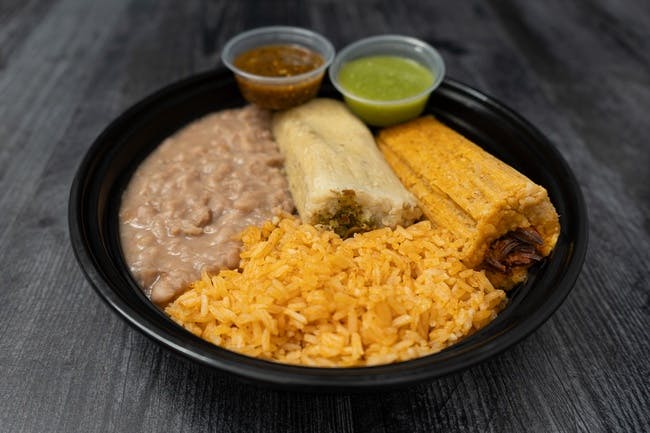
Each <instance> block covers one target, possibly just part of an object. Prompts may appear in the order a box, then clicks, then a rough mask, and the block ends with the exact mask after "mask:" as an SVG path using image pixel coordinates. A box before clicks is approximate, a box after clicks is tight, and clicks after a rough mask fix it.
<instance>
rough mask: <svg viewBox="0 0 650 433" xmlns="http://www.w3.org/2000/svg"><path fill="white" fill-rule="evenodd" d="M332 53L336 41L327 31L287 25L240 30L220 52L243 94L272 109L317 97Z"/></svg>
mask: <svg viewBox="0 0 650 433" xmlns="http://www.w3.org/2000/svg"><path fill="white" fill-rule="evenodd" d="M333 59H334V47H333V46H332V44H331V43H330V42H329V41H328V40H327V39H325V38H324V37H323V36H321V35H319V34H318V33H315V32H312V31H311V30H307V29H303V28H300V27H288V26H271V27H261V28H257V29H254V30H249V31H246V32H244V33H240V34H239V35H237V36H235V37H234V38H232V39H230V40H229V41H228V42H227V43H226V45H225V46H224V48H223V51H222V53H221V60H222V61H223V63H224V64H225V65H226V66H227V67H228V69H230V70H231V71H233V72H234V74H235V78H236V80H237V84H238V85H239V89H240V91H241V93H242V95H243V96H244V99H246V100H247V101H249V102H251V103H254V104H256V105H258V106H260V107H262V108H266V109H271V110H284V109H287V108H291V107H294V106H297V105H300V104H303V103H305V102H307V101H309V100H310V99H312V98H314V97H315V96H316V94H317V93H318V90H319V89H320V86H321V82H322V80H323V76H324V75H325V70H326V69H327V67H328V66H329V65H330V63H332V60H333Z"/></svg>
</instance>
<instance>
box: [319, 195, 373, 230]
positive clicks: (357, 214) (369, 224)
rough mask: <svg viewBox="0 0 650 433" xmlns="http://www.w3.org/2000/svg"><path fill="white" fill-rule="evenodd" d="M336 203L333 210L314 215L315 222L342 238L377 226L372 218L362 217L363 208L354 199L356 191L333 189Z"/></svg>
mask: <svg viewBox="0 0 650 433" xmlns="http://www.w3.org/2000/svg"><path fill="white" fill-rule="evenodd" d="M333 192H334V193H335V194H336V199H337V204H336V206H335V207H334V209H335V210H334V212H321V213H318V214H317V215H316V222H317V224H318V225H321V226H323V227H325V228H327V229H329V230H332V231H333V232H334V233H336V234H337V235H339V236H340V237H342V238H348V237H350V236H352V235H354V234H355V233H359V232H365V231H368V230H373V229H375V228H377V223H376V221H374V220H373V219H372V218H364V217H363V208H362V207H361V205H360V204H359V203H358V202H357V200H356V193H355V192H354V191H353V190H350V189H344V190H343V191H340V192H338V191H333Z"/></svg>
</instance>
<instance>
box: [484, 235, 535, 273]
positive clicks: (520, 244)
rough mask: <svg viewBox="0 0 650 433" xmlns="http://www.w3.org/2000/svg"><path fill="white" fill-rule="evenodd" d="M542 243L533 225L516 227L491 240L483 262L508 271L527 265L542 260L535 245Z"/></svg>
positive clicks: (498, 269) (502, 270) (496, 268)
mask: <svg viewBox="0 0 650 433" xmlns="http://www.w3.org/2000/svg"><path fill="white" fill-rule="evenodd" d="M543 243H544V241H543V239H542V237H541V236H540V235H539V233H538V232H537V230H535V229H534V228H533V227H527V228H518V229H517V230H514V231H511V232H508V233H506V234H505V235H503V236H502V237H500V238H499V239H497V240H495V241H494V242H492V245H490V248H489V249H488V251H487V253H486V254H485V263H486V264H487V265H488V266H490V267H491V268H493V269H494V270H496V271H499V272H502V273H504V274H505V273H508V272H510V270H511V269H512V268H513V267H514V266H528V265H530V264H532V263H535V262H538V261H540V260H542V258H543V257H542V256H540V255H539V254H538V253H537V248H536V247H537V246H538V245H542V244H543Z"/></svg>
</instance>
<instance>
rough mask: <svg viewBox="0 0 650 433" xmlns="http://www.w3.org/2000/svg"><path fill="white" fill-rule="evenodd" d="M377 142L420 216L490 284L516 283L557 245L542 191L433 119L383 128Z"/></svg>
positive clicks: (557, 230) (555, 224) (552, 210)
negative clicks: (452, 241) (454, 242)
mask: <svg viewBox="0 0 650 433" xmlns="http://www.w3.org/2000/svg"><path fill="white" fill-rule="evenodd" d="M377 142H378V145H379V148H380V150H381V151H382V152H383V154H384V156H385V158H386V160H387V161H388V163H389V165H390V166H391V167H392V168H393V170H394V171H395V173H396V174H397V176H398V177H399V178H400V180H401V181H402V183H403V184H404V185H405V186H406V188H407V189H408V190H410V191H411V192H412V193H413V194H414V195H415V196H416V198H417V199H418V202H419V205H420V208H421V209H422V211H423V213H424V214H425V216H426V217H427V218H428V219H430V220H431V221H432V222H433V223H434V224H435V225H436V226H438V227H440V228H442V229H446V230H448V231H450V232H451V233H452V234H453V235H454V236H455V237H456V238H457V239H459V240H460V241H461V242H460V244H461V245H462V247H461V251H459V253H460V257H461V259H462V260H463V262H464V263H465V264H466V265H467V266H469V267H472V268H485V269H487V270H488V276H491V279H492V281H493V283H494V284H495V285H497V286H499V287H506V288H507V287H509V286H512V285H513V284H514V283H516V282H519V281H521V280H522V279H523V278H524V277H525V274H526V270H527V268H528V267H529V265H530V264H531V263H533V262H535V261H537V260H539V259H541V258H542V257H545V256H547V255H548V254H549V253H550V252H551V250H552V249H553V247H554V246H555V243H556V242H557V238H558V235H559V233H560V225H559V219H558V215H557V213H556V211H555V208H554V207H553V204H552V203H551V201H550V200H549V197H548V193H547V192H546V189H544V188H543V187H542V186H540V185H537V184H535V183H534V182H532V181H531V180H530V179H528V178H527V177H526V176H524V175H523V174H521V173H519V172H518V171H517V170H515V169H514V168H512V167H510V166H509V165H507V164H505V163H504V162H502V161H500V160H499V159H497V158H495V157H494V156H492V155H490V154H489V153H487V152H486V151H484V150H483V149H481V148H480V147H479V146H477V145H476V144H474V143H472V142H471V141H469V140H468V139H466V138H465V137H463V136H462V135H461V134H459V133H457V132H456V131H454V130H452V129H451V128H449V127H447V126H445V125H444V124H442V123H441V122H439V121H438V120H437V119H435V118H434V117H432V116H425V117H421V118H418V119H415V120H413V121H410V122H407V123H403V124H400V125H397V126H394V127H390V128H386V129H383V130H382V131H380V133H379V134H378V137H377Z"/></svg>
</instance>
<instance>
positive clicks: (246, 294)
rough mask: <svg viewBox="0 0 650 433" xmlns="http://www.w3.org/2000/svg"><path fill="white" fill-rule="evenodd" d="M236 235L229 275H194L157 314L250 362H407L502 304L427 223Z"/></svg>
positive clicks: (295, 227) (272, 227)
mask: <svg viewBox="0 0 650 433" xmlns="http://www.w3.org/2000/svg"><path fill="white" fill-rule="evenodd" d="M242 241H243V249H242V253H241V263H240V269H239V270H224V271H221V272H220V273H219V274H217V275H208V274H204V275H203V277H202V279H201V280H199V281H195V282H194V283H193V284H192V285H191V288H190V290H188V291H187V292H186V293H184V294H183V295H181V296H180V297H178V298H177V299H176V300H175V301H174V302H172V303H171V304H169V305H168V306H167V308H166V310H165V311H166V312H167V313H168V314H169V315H170V316H171V317H172V318H173V320H175V321H176V322H178V323H179V324H181V325H182V326H184V327H185V328H186V329H188V330H189V331H191V332H192V333H194V334H195V335H198V336H200V337H201V338H203V339H205V340H207V341H210V342H212V343H214V344H216V345H219V346H221V347H224V348H226V349H229V350H233V351H236V352H239V353H243V354H246V355H250V356H254V357H260V358H265V359H269V360H273V361H278V362H283V363H290V364H301V365H308V366H331V367H342V366H360V365H376V364H385V363H391V362H396V361H402V360H407V359H411V358H416V357H420V356H424V355H427V354H431V353H435V352H438V351H440V350H442V349H444V348H445V347H447V346H449V345H451V344H454V343H456V342H458V341H459V340H460V339H462V338H463V337H465V336H467V335H469V334H472V333H473V332H475V331H476V330H478V329H480V328H481V327H483V326H485V325H486V324H487V323H489V322H490V321H491V320H492V319H493V318H494V317H496V315H497V313H498V312H499V311H500V310H501V309H502V308H503V306H504V305H505V302H506V297H505V292H503V291H502V290H498V289H495V288H494V287H493V286H492V284H491V283H490V282H489V281H488V279H487V278H486V276H485V274H484V273H483V272H477V271H474V270H472V269H469V268H467V267H466V266H464V265H463V264H462V263H461V262H460V261H459V260H458V259H457V258H456V255H457V249H458V245H456V243H454V242H453V239H449V238H448V237H447V236H445V235H443V234H442V233H441V232H440V231H439V230H434V229H432V227H431V224H430V222H428V221H424V222H420V223H417V224H415V225H412V226H410V227H408V228H402V227H399V226H398V227H397V228H396V229H394V230H392V229H390V228H384V229H379V230H374V231H371V232H366V233H363V234H356V235H355V236H354V237H353V238H349V239H346V240H342V239H341V238H340V237H339V236H337V235H336V234H335V233H333V232H330V231H322V230H318V229H317V228H315V227H314V226H311V225H307V224H301V223H300V221H299V220H298V219H297V218H294V217H285V218H283V219H281V218H276V219H275V220H274V221H273V222H266V223H265V224H264V225H263V226H262V227H249V228H247V229H246V230H245V231H244V232H243V233H242Z"/></svg>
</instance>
